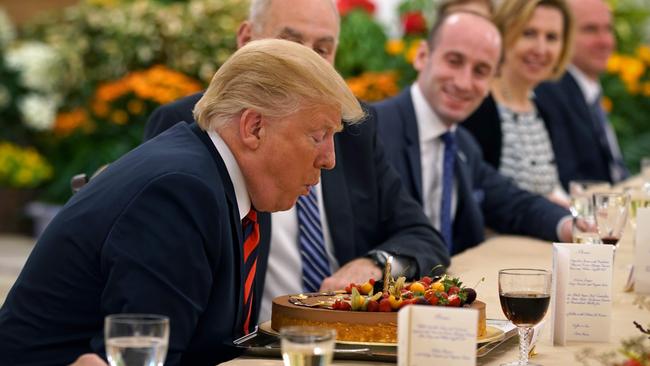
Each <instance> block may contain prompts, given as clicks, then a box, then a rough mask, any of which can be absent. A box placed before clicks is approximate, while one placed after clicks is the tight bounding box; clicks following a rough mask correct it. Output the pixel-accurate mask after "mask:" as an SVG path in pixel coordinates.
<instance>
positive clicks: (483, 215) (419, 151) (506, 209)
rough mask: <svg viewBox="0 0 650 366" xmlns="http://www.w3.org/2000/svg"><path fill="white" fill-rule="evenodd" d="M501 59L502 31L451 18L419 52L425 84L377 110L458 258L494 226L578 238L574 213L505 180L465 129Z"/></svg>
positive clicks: (471, 16) (477, 20)
mask: <svg viewBox="0 0 650 366" xmlns="http://www.w3.org/2000/svg"><path fill="white" fill-rule="evenodd" d="M500 55H501V37H500V35H499V31H498V30H497V28H496V27H495V26H494V24H492V23H491V22H490V21H489V20H488V19H487V18H485V17H483V16H481V15H479V14H477V13H470V12H456V13H451V14H447V15H444V16H442V17H441V18H440V19H439V20H438V22H437V23H436V25H435V26H434V28H433V29H432V31H431V33H430V35H429V38H428V40H427V41H426V42H423V43H422V45H421V47H420V49H419V52H418V55H417V57H416V59H415V68H416V69H417V70H418V72H419V74H418V78H417V82H416V83H415V84H413V85H412V86H411V87H410V88H407V89H406V90H405V91H404V92H402V93H401V94H400V95H398V96H396V97H394V98H391V99H388V100H386V101H383V102H380V103H378V104H375V105H373V106H372V108H371V111H372V115H373V116H374V118H376V119H377V120H378V130H379V134H380V136H381V138H382V140H383V141H384V143H385V146H386V151H387V155H388V156H389V157H390V160H391V162H393V164H394V166H395V167H396V168H397V170H398V171H399V173H400V175H401V177H402V180H403V182H404V184H405V185H406V187H407V189H408V190H409V192H410V193H411V195H412V196H413V197H414V198H415V199H417V200H418V201H419V202H421V203H422V205H423V206H424V209H425V212H426V214H427V216H428V217H429V219H430V220H431V223H432V224H433V225H434V226H435V227H437V228H439V230H440V232H441V233H442V235H443V237H444V238H445V242H446V244H447V245H448V247H449V251H450V252H451V253H452V254H453V253H459V252H462V251H463V250H465V249H468V248H470V247H472V246H475V245H477V244H479V243H480V242H482V241H483V240H484V226H485V225H486V224H487V225H488V226H490V227H492V228H493V229H495V230H498V231H500V232H505V233H516V234H526V235H532V236H536V237H539V238H542V239H546V240H558V239H560V240H563V241H567V240H570V239H571V220H570V216H569V212H568V211H567V210H565V209H563V208H561V207H559V206H556V205H554V204H552V203H551V202H549V201H548V200H546V199H544V198H543V197H541V196H537V195H533V194H530V193H528V192H526V191H523V190H521V189H519V188H517V187H516V185H515V184H514V183H513V182H512V181H511V180H509V179H507V178H505V177H503V176H501V175H500V174H498V172H497V171H496V170H494V169H493V168H492V167H491V166H489V165H488V164H487V163H486V162H484V161H483V157H482V154H481V150H480V147H479V146H478V145H477V142H476V140H474V139H473V137H471V135H470V134H469V132H468V131H466V130H465V129H463V127H462V126H458V123H460V122H462V121H463V120H465V119H466V118H467V117H468V116H469V115H470V114H471V113H472V112H473V111H474V110H475V109H476V108H477V107H478V106H479V104H480V103H481V102H482V100H483V98H485V96H486V95H487V92H488V85H489V82H490V80H491V79H492V77H493V76H494V73H495V72H496V68H497V64H498V62H499V58H500Z"/></svg>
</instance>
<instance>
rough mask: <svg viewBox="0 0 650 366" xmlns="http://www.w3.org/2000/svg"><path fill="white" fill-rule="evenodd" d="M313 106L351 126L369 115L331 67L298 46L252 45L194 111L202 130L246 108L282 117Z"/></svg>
mask: <svg viewBox="0 0 650 366" xmlns="http://www.w3.org/2000/svg"><path fill="white" fill-rule="evenodd" d="M315 106H326V107H331V108H336V109H337V110H339V111H340V112H341V116H342V118H343V120H344V121H346V122H347V123H356V122H359V121H361V120H362V119H363V118H364V117H365V112H364V111H363V110H362V108H361V105H360V104H359V101H357V99H356V98H355V97H354V95H353V94H352V92H351V91H350V89H349V88H348V86H347V84H346V83H345V81H344V80H343V78H342V77H341V76H340V75H339V74H338V73H337V72H336V71H335V70H334V68H333V67H332V65H330V64H329V63H328V62H327V61H325V60H324V59H323V58H322V57H320V56H319V55H318V54H317V53H316V52H314V51H312V50H311V49H309V48H307V47H305V46H302V45H299V44H297V43H295V42H290V41H285V40H279V39H265V40H259V41H252V42H249V43H248V44H246V45H245V46H244V47H242V48H240V49H239V50H238V51H237V52H235V53H234V54H233V55H232V56H231V57H230V58H229V59H228V60H227V61H226V62H225V63H224V64H223V65H222V66H221V68H219V70H218V71H217V73H216V74H215V75H214V77H213V78H212V81H211V82H210V86H208V89H207V90H206V91H205V93H204V94H203V97H202V98H201V99H200V100H199V101H198V103H197V104H196V106H195V107H194V119H195V120H196V121H197V123H198V124H199V126H201V128H202V129H204V130H208V129H218V128H220V127H222V126H223V125H224V124H226V123H228V122H229V121H231V120H232V119H233V118H234V117H236V116H238V115H239V114H240V113H241V112H242V111H244V110H245V109H249V108H250V109H253V110H255V111H257V112H259V113H261V114H262V115H266V116H269V117H271V118H283V117H286V116H288V115H291V114H294V113H297V112H298V111H300V110H303V109H308V108H312V107H315Z"/></svg>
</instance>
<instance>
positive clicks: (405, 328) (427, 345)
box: [397, 305, 478, 366]
mask: <svg viewBox="0 0 650 366" xmlns="http://www.w3.org/2000/svg"><path fill="white" fill-rule="evenodd" d="M477 324H478V311H477V310H475V309H467V308H447V307H442V306H425V305H409V306H407V307H405V308H402V310H400V311H399V313H398V314H397V356H398V357H397V363H398V365H400V366H419V365H422V366H430V365H446V366H474V365H476V338H477V331H478V330H477Z"/></svg>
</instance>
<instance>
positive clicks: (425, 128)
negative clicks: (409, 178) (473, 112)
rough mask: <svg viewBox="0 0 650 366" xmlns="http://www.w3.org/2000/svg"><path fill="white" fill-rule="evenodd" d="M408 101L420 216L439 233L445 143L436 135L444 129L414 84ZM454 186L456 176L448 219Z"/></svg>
mask: <svg viewBox="0 0 650 366" xmlns="http://www.w3.org/2000/svg"><path fill="white" fill-rule="evenodd" d="M411 99H412V101H413V107H414V108H415V119H416V120H417V124H418V135H419V139H420V163H421V165H422V167H421V168H422V202H424V213H425V214H426V215H427V217H428V218H429V220H430V222H431V224H432V225H433V227H435V228H436V229H437V230H440V202H441V201H442V164H443V160H444V155H445V154H444V152H445V144H444V143H443V142H442V140H441V139H440V136H442V135H443V134H444V133H445V132H447V126H445V125H444V124H443V123H442V122H441V121H440V118H438V116H437V115H436V114H435V112H434V111H433V110H432V109H431V106H430V105H429V103H428V102H427V100H426V99H425V98H424V95H423V94H422V91H421V90H420V87H419V85H418V84H417V83H414V84H413V85H412V86H411ZM451 131H452V132H455V131H456V126H455V125H454V126H452V127H451ZM459 158H460V156H459V155H458V154H456V159H459ZM457 185H458V183H457V179H456V174H454V187H453V189H452V194H451V217H454V216H455V215H456V204H457V201H458V188H457Z"/></svg>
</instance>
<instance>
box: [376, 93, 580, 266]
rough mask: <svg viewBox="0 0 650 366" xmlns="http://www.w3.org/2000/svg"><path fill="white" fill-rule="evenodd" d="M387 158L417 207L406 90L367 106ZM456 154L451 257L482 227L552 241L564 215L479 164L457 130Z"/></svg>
mask: <svg viewBox="0 0 650 366" xmlns="http://www.w3.org/2000/svg"><path fill="white" fill-rule="evenodd" d="M372 116H373V118H376V119H377V121H378V122H377V124H378V131H379V136H380V137H381V139H382V140H383V141H384V145H385V146H386V154H387V156H388V157H389V158H390V161H391V163H393V166H395V167H396V168H397V170H398V172H399V174H400V176H401V177H402V181H403V182H404V184H405V185H406V188H407V189H408V191H409V193H410V194H411V195H412V196H413V197H414V198H415V199H417V200H418V201H419V202H420V203H422V171H421V170H422V169H421V160H420V144H419V141H420V140H419V136H418V127H417V121H416V117H415V109H414V108H413V102H412V101H411V92H410V88H407V89H406V90H405V91H404V92H402V93H401V94H400V95H398V96H396V97H393V98H391V99H387V100H385V101H383V102H380V103H377V104H374V105H372ZM456 131H457V133H456V138H457V143H458V156H457V159H456V160H455V161H456V163H455V174H456V182H457V185H458V204H457V207H456V216H455V218H454V227H453V238H454V254H455V253H459V252H462V251H463V250H465V249H467V248H470V247H472V246H475V245H477V244H479V243H480V242H482V241H483V240H484V226H485V225H486V224H487V225H488V226H490V227H492V228H494V229H495V230H498V231H500V232H504V233H513V234H524V235H531V236H536V237H539V238H542V239H546V240H557V233H556V226H557V224H558V222H559V221H560V219H561V218H563V217H565V216H566V215H569V212H568V211H566V210H565V209H563V208H561V207H559V206H556V205H554V204H552V203H551V202H549V201H548V200H546V199H544V198H542V197H541V196H537V195H533V194H531V193H528V192H526V191H524V190H521V189H519V188H517V186H516V185H515V184H514V183H513V182H512V181H511V180H509V179H507V178H505V177H503V176H501V175H500V174H499V173H498V172H497V171H496V170H494V168H492V167H491V166H490V165H489V164H487V163H485V162H484V161H483V156H482V154H481V149H480V148H479V146H478V144H477V143H476V141H475V140H474V139H473V138H472V136H471V135H470V133H469V132H467V131H466V130H465V129H464V128H463V127H461V126H458V129H457V130H456Z"/></svg>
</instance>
